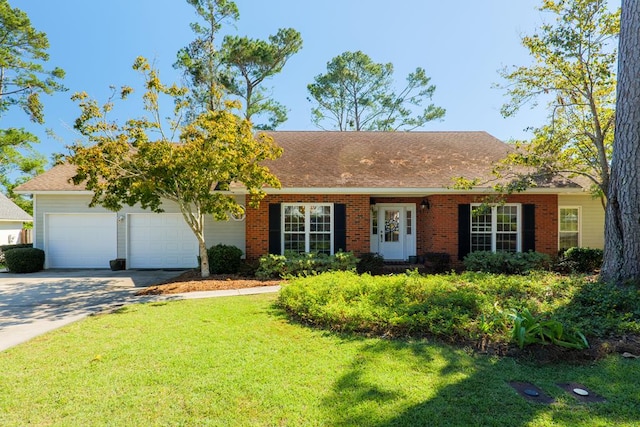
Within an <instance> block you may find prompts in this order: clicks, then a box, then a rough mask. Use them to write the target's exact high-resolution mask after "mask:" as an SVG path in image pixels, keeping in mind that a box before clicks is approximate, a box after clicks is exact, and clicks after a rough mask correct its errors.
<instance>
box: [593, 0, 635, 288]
mask: <svg viewBox="0 0 640 427" xmlns="http://www.w3.org/2000/svg"><path fill="white" fill-rule="evenodd" d="M619 46H620V47H619V48H620V58H619V64H620V65H619V68H618V70H619V73H620V74H619V81H618V89H617V90H618V99H617V103H616V131H615V140H614V144H613V157H612V159H611V179H610V186H609V192H608V197H609V200H608V203H607V210H606V216H605V245H604V257H603V258H604V259H603V265H602V270H601V272H600V279H601V280H603V281H605V282H612V283H625V282H633V283H635V284H636V285H640V262H639V260H640V197H638V195H639V194H640V182H639V181H638V171H640V4H639V3H638V2H637V1H636V0H622V16H621V26H620V45H619Z"/></svg>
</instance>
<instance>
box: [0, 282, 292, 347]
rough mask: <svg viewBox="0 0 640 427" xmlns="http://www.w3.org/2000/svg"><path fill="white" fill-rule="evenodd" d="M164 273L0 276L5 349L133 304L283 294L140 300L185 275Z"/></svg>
mask: <svg viewBox="0 0 640 427" xmlns="http://www.w3.org/2000/svg"><path fill="white" fill-rule="evenodd" d="M180 273H181V271H164V270H123V271H111V270H45V271H40V272H38V273H30V274H10V273H2V272H0V351H3V350H6V349H7V348H10V347H13V346H15V345H18V344H20V343H23V342H25V341H28V340H30V339H32V338H34V337H36V336H38V335H41V334H44V333H46V332H49V331H51V330H54V329H57V328H59V327H61V326H64V325H67V324H69V323H72V322H75V321H78V320H80V319H83V318H85V317H87V316H89V315H91V314H96V313H100V312H104V311H110V310H114V309H116V308H118V307H122V306H124V305H128V304H135V303H145V302H152V301H169V300H180V299H192V298H214V297H222V296H234V295H250V294H259V293H269V292H277V291H278V290H279V289H280V287H279V286H267V287H259V288H250V289H238V290H223V291H206V292H190V293H185V294H172V295H146V296H136V295H135V293H136V292H137V291H139V290H140V288H144V287H146V286H150V285H153V284H156V283H159V282H162V281H165V280H167V279H170V278H172V277H175V276H177V275H179V274H180Z"/></svg>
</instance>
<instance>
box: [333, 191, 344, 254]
mask: <svg viewBox="0 0 640 427" xmlns="http://www.w3.org/2000/svg"><path fill="white" fill-rule="evenodd" d="M341 249H342V251H344V252H346V251H347V205H345V204H342V203H336V204H334V205H333V252H334V253H335V252H338V251H339V250H341Z"/></svg>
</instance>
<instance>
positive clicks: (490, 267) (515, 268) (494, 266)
mask: <svg viewBox="0 0 640 427" xmlns="http://www.w3.org/2000/svg"><path fill="white" fill-rule="evenodd" d="M463 264H464V267H465V269H467V270H469V271H481V272H484V273H494V274H527V273H530V272H532V271H538V270H548V269H549V266H550V265H551V257H549V255H547V254H543V253H540V252H531V251H530V252H502V251H498V252H490V251H476V252H471V253H470V254H468V255H467V256H466V257H464V260H463Z"/></svg>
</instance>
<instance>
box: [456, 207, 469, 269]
mask: <svg viewBox="0 0 640 427" xmlns="http://www.w3.org/2000/svg"><path fill="white" fill-rule="evenodd" d="M469 252H471V205H468V204H467V205H458V259H459V260H460V261H462V259H463V258H464V257H465V256H466V255H467V254H468V253H469Z"/></svg>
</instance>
